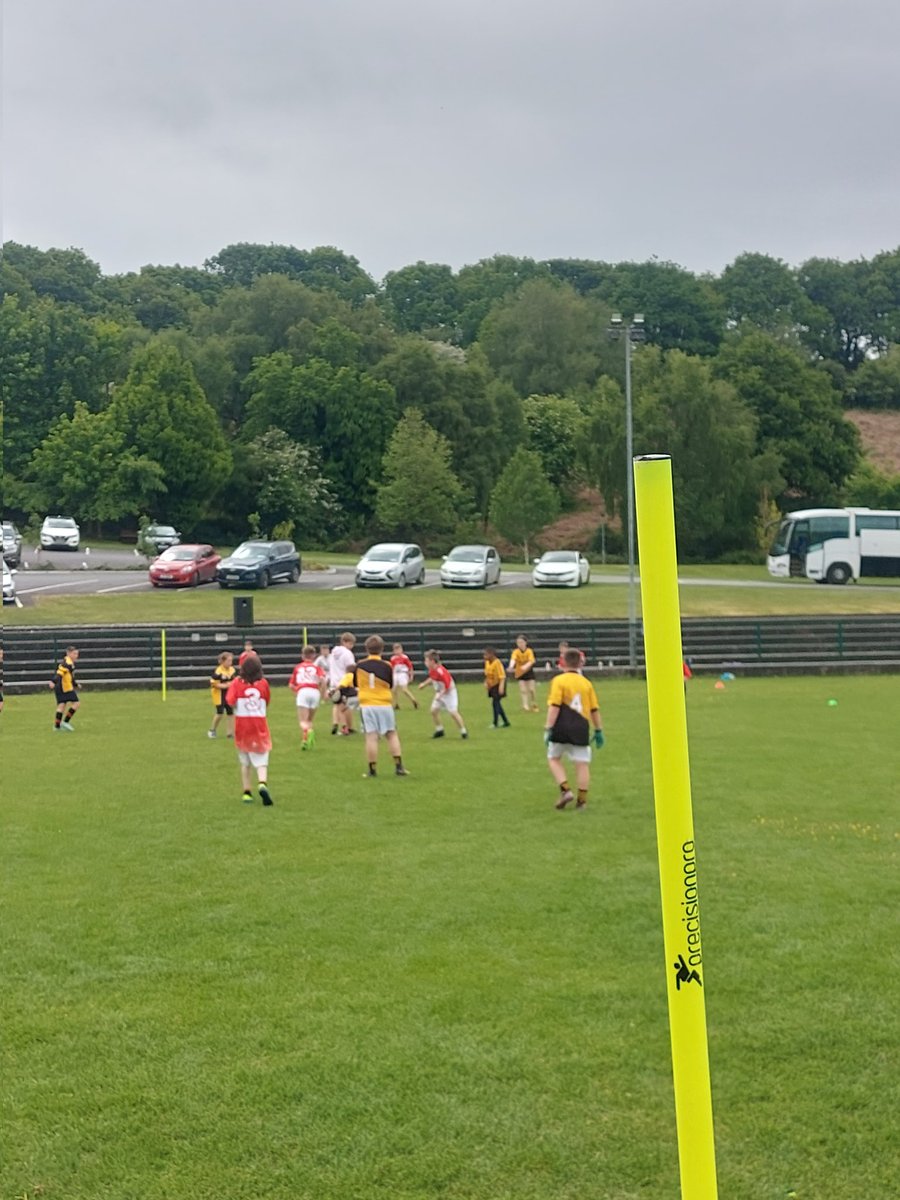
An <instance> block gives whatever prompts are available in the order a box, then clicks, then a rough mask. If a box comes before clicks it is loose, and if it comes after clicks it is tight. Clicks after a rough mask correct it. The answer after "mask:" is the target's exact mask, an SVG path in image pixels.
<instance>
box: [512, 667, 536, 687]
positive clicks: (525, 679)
mask: <svg viewBox="0 0 900 1200" xmlns="http://www.w3.org/2000/svg"><path fill="white" fill-rule="evenodd" d="M533 682H534V667H529V668H528V670H527V671H523V672H522V674H521V675H517V676H516V683H533Z"/></svg>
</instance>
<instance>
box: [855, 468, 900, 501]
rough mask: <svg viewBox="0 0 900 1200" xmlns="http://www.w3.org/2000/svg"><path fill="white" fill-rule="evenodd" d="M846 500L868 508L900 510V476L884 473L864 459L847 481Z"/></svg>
mask: <svg viewBox="0 0 900 1200" xmlns="http://www.w3.org/2000/svg"><path fill="white" fill-rule="evenodd" d="M844 500H845V502H846V503H847V504H859V505H862V506H863V507H866V508H894V509H900V474H893V473H892V472H888V471H882V470H880V469H879V468H878V467H876V466H875V464H874V463H873V462H870V461H869V460H868V459H862V460H861V461H860V463H859V465H858V466H857V468H856V470H855V471H854V472H853V474H852V475H851V476H850V478H849V479H848V480H847V486H846V489H845V493H844Z"/></svg>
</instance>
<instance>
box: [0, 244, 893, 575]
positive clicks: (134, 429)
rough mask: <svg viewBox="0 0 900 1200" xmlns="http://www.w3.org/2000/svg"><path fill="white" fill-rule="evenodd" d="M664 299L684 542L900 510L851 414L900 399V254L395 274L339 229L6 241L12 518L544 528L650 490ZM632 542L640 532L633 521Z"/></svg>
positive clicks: (200, 527) (721, 543)
mask: <svg viewBox="0 0 900 1200" xmlns="http://www.w3.org/2000/svg"><path fill="white" fill-rule="evenodd" d="M614 311H619V312H622V313H624V314H625V316H626V318H630V317H631V316H632V315H633V314H635V313H641V314H642V315H643V318H644V328H645V331H646V342H645V344H644V345H643V346H640V347H636V348H635V350H634V359H633V398H634V447H635V452H636V453H645V452H651V451H661V450H662V451H666V452H668V453H671V454H672V456H673V467H674V472H675V481H676V496H677V520H678V527H679V528H678V532H679V545H680V548H681V551H682V553H683V554H685V555H687V556H691V557H697V558H716V557H721V556H732V555H740V554H748V555H752V554H754V553H758V551H759V546H760V544H761V536H762V529H763V527H764V526H765V524H766V522H768V521H770V520H771V519H772V518H773V516H774V515H776V513H777V511H778V509H779V508H781V509H785V508H796V507H798V506H801V505H804V504H837V503H841V502H846V501H855V502H858V503H872V504H876V505H884V504H889V503H894V504H896V503H900V480H897V479H895V478H892V477H888V476H885V475H883V474H881V473H879V472H878V471H876V470H875V469H874V468H873V467H872V466H871V464H869V463H867V462H866V461H865V460H864V459H863V458H862V455H861V449H860V444H859V439H858V435H857V432H856V429H855V427H854V426H853V425H852V424H851V423H850V422H849V421H848V420H847V419H846V418H845V415H844V413H845V409H846V408H847V407H849V406H862V407H872V408H900V249H898V250H895V251H892V252H889V253H884V254H880V255H877V256H875V257H874V258H872V259H869V260H859V261H856V262H838V261H835V260H830V259H811V260H810V261H808V262H806V263H804V264H803V265H802V266H800V267H799V268H794V267H790V266H788V265H787V264H785V263H783V262H781V261H780V260H778V259H776V258H772V257H769V256H767V255H764V254H743V255H741V256H739V257H738V258H737V259H735V261H734V262H733V263H731V264H730V265H729V266H727V267H726V268H725V269H724V270H723V271H722V273H721V274H720V275H718V276H713V275H695V274H693V273H691V272H690V271H687V270H685V269H684V268H682V267H679V266H677V265H675V264H673V263H667V262H657V261H651V262H646V263H630V262H625V263H602V262H590V261H582V260H570V259H566V260H562V259H557V260H548V261H543V262H539V261H535V260H532V259H528V258H513V257H509V256H499V255H498V256H495V257H494V258H490V259H486V260H483V261H481V262H479V263H476V264H473V265H470V266H466V267H463V268H462V269H461V270H459V271H453V270H452V269H451V268H450V267H449V266H445V265H441V264H430V263H416V264H415V265H412V266H407V267H403V268H401V269H400V270H398V271H393V272H390V273H389V274H388V275H387V276H386V278H385V279H384V280H383V281H382V282H381V283H377V282H376V281H375V280H373V279H372V278H371V277H370V276H369V275H368V274H367V273H366V272H365V271H364V270H363V269H362V267H361V266H360V264H359V263H358V262H357V260H356V259H355V258H353V257H352V256H350V255H347V254H345V253H343V252H342V251H340V250H337V249H335V248H333V247H319V248H316V249H313V250H301V249H298V248H296V247H293V246H276V245H252V244H239V245H233V246H229V247H226V248H225V249H223V250H222V251H220V252H219V253H218V254H216V255H214V256H213V257H212V258H210V259H208V260H207V261H206V262H205V263H204V264H203V265H202V267H185V266H179V265H175V266H148V267H144V268H142V269H141V270H140V271H137V272H132V273H128V274H124V275H110V276H105V275H103V273H102V272H101V270H100V268H99V266H98V265H97V264H96V263H95V262H93V261H92V260H91V259H90V258H89V257H88V256H87V255H86V254H85V253H84V252H83V251H81V250H75V249H67V250H60V249H50V250H41V249H38V248H35V247H31V246H23V245H19V244H17V243H13V242H8V243H6V245H5V246H4V247H3V253H2V258H0V388H2V400H3V443H4V473H3V497H2V501H3V506H4V511H5V512H7V513H10V514H13V515H18V516H19V517H20V519H22V520H25V521H28V520H29V519H34V518H35V517H36V516H38V515H40V514H43V513H46V512H48V511H52V512H62V513H66V514H71V515H74V516H76V517H77V518H78V519H79V520H80V521H81V522H82V523H84V524H86V525H88V526H93V527H94V528H95V529H96V530H99V529H101V528H106V529H112V528H116V527H121V526H125V525H129V524H131V525H133V524H134V523H135V522H136V521H137V520H138V519H139V518H140V517H141V516H142V515H152V516H153V517H154V518H155V519H157V520H165V521H171V522H172V523H174V524H177V525H179V526H180V527H182V528H183V529H187V530H190V531H191V533H192V535H193V536H205V537H210V538H223V539H224V538H228V537H240V536H244V535H246V533H247V532H248V531H251V530H252V531H254V532H256V531H258V532H260V533H265V534H273V535H275V534H277V535H278V536H287V537H293V538H294V539H295V540H297V541H298V542H299V543H301V544H303V545H307V546H315V545H327V544H331V545H333V544H336V543H337V542H339V541H342V540H347V541H349V540H352V539H356V538H361V537H365V536H372V535H375V536H397V537H409V538H415V539H416V540H419V541H422V542H423V543H425V544H426V545H428V546H431V547H434V548H438V547H440V546H441V545H444V544H446V543H447V542H448V541H450V540H453V539H460V538H476V537H479V538H480V537H483V536H485V528H486V526H487V525H488V523H489V525H490V528H491V529H492V530H493V531H495V532H496V533H498V534H499V535H500V536H503V537H506V538H508V539H510V540H512V541H516V542H519V543H520V544H522V545H523V546H524V545H526V544H527V543H528V541H529V540H530V539H532V538H533V537H534V535H535V534H536V533H537V532H538V531H539V530H540V529H541V528H542V526H543V525H545V524H546V523H547V522H548V521H550V520H552V519H553V517H554V516H555V515H556V513H557V512H558V511H560V509H565V508H567V507H571V506H572V505H573V504H574V503H575V502H576V497H577V496H578V494H579V491H580V489H581V488H583V487H584V486H586V485H587V486H591V487H594V488H596V489H598V490H599V491H600V492H601V493H602V495H603V497H604V501H605V504H606V509H607V512H608V513H610V514H611V515H612V517H613V518H615V515H616V514H617V513H620V512H621V508H622V503H623V497H624V495H625V487H626V483H625V478H626V462H625V415H624V408H625V406H624V399H623V383H624V355H623V349H622V344H621V342H618V343H617V342H614V341H611V340H610V339H609V338H608V336H607V330H608V327H609V323H610V318H611V316H612V314H613V312H614ZM610 542H611V544H612V545H615V533H614V532H611V534H610Z"/></svg>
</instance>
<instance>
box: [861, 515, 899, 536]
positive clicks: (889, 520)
mask: <svg viewBox="0 0 900 1200" xmlns="http://www.w3.org/2000/svg"><path fill="white" fill-rule="evenodd" d="M898 522H900V517H894V516H881V515H880V514H876V513H857V514H856V532H857V533H861V532H862V530H863V529H897V528H900V524H898Z"/></svg>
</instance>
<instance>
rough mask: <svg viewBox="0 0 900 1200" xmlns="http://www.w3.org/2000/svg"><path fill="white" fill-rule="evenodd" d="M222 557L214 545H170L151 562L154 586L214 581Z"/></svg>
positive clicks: (151, 579)
mask: <svg viewBox="0 0 900 1200" xmlns="http://www.w3.org/2000/svg"><path fill="white" fill-rule="evenodd" d="M221 561H222V560H221V558H220V557H219V555H218V554H216V552H215V550H213V548H212V546H203V545H196V546H170V547H169V549H168V550H163V552H162V554H161V555H160V556H159V558H155V559H154V560H153V562H152V563H151V564H150V570H149V572H148V575H149V578H150V582H151V583H152V584H153V586H154V587H196V586H197V584H199V583H212V581H213V580H214V579H215V577H216V570H217V568H218V566H219V563H220V562H221Z"/></svg>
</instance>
